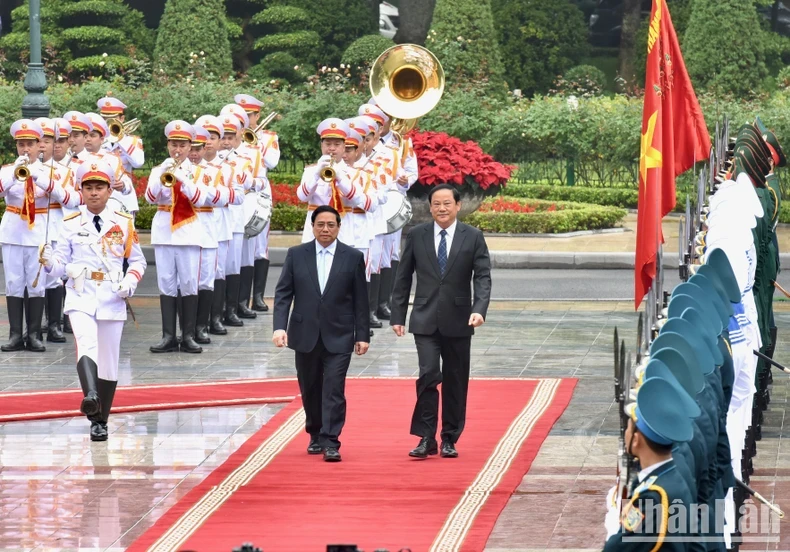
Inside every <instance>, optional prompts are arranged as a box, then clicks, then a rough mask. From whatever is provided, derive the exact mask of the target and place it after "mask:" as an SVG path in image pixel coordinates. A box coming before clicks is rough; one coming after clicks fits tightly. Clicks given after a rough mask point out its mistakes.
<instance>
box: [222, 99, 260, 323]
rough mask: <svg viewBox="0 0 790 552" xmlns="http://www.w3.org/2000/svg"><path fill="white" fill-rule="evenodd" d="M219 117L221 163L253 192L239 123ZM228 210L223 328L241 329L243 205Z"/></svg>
mask: <svg viewBox="0 0 790 552" xmlns="http://www.w3.org/2000/svg"><path fill="white" fill-rule="evenodd" d="M219 118H220V120H221V121H222V126H223V129H224V131H225V133H224V134H223V136H222V141H221V146H222V148H223V151H222V153H221V161H222V162H223V163H225V164H227V165H230V166H231V167H232V168H233V170H234V171H235V177H234V178H235V179H236V181H237V183H240V184H242V185H243V186H244V192H245V193H247V192H249V191H250V190H252V189H254V186H255V182H254V178H253V174H254V173H253V167H252V163H251V162H250V160H249V158H246V157H244V156H242V155H241V152H240V150H241V148H240V147H239V146H240V144H241V131H242V128H243V127H242V123H241V121H240V120H239V118H238V117H236V116H235V115H234V114H232V113H226V114H225V115H221V116H220V117H219ZM242 201H243V200H242ZM228 208H229V210H230V215H231V217H232V220H233V238H232V240H231V241H230V243H229V245H228V258H227V262H226V264H225V316H224V319H223V323H224V325H225V326H230V327H240V326H243V325H244V322H243V321H242V320H241V319H240V318H239V315H238V309H239V286H240V284H241V266H242V259H243V257H244V255H243V249H244V247H245V246H249V245H250V242H249V241H248V240H247V241H245V240H244V225H245V223H246V221H245V220H244V208H243V206H242V205H241V204H236V205H229V206H228ZM213 333H216V332H213Z"/></svg>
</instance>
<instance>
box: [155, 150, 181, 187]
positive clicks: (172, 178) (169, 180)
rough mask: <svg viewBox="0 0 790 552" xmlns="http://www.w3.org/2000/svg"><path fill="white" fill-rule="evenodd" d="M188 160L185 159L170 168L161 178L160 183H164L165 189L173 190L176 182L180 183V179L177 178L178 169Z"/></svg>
mask: <svg viewBox="0 0 790 552" xmlns="http://www.w3.org/2000/svg"><path fill="white" fill-rule="evenodd" d="M186 160H187V158H186V157H184V158H183V159H181V160H180V161H179V162H178V163H176V164H175V165H173V166H172V167H170V168H169V169H168V170H167V171H165V172H163V173H162V175H161V176H160V177H159V182H161V183H162V186H164V187H165V188H172V187H173V186H175V184H176V182H178V178H176V174H175V171H176V169H177V168H178V167H180V166H181V163H183V162H184V161H186Z"/></svg>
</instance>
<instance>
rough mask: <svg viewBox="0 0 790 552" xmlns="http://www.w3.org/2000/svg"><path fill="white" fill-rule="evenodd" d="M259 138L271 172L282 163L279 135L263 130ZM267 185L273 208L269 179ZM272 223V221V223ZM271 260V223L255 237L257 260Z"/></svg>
mask: <svg viewBox="0 0 790 552" xmlns="http://www.w3.org/2000/svg"><path fill="white" fill-rule="evenodd" d="M257 136H258V148H259V149H260V150H261V155H262V157H263V164H264V166H265V167H266V170H267V171H269V170H271V169H273V168H274V167H276V166H277V163H279V162H280V142H279V138H278V137H277V134H276V133H275V132H272V131H270V130H265V129H264V130H261V131H259V132H258V134H257ZM266 185H267V186H268V191H269V197H271V198H272V207H274V196H273V194H272V190H271V184H270V183H269V180H268V178H267V179H266ZM270 222H271V221H270ZM268 258H269V223H268V222H267V223H266V227H265V228H264V229H263V232H261V233H260V234H258V235H257V236H256V237H255V260H256V261H257V260H258V259H268Z"/></svg>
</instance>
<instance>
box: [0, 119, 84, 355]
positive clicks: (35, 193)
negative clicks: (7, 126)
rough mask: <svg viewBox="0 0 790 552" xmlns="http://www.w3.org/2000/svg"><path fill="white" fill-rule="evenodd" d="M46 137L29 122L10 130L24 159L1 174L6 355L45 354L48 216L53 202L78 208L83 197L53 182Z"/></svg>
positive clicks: (0, 229) (1, 232) (16, 125)
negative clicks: (43, 251)
mask: <svg viewBox="0 0 790 552" xmlns="http://www.w3.org/2000/svg"><path fill="white" fill-rule="evenodd" d="M43 135H44V131H43V130H42V129H41V125H39V124H38V123H36V122H34V121H31V120H30V119H20V120H18V121H16V122H15V123H14V124H13V125H11V136H12V137H13V138H14V140H15V141H16V148H17V154H18V155H19V157H18V158H17V160H16V161H15V162H14V163H13V164H10V165H6V166H4V167H3V168H2V170H0V197H2V198H4V199H5V202H6V211H5V215H4V216H3V218H2V221H1V222H0V244H2V248H3V272H4V274H5V282H6V289H5V293H6V304H7V306H8V322H9V326H10V339H9V342H8V343H7V344H6V345H3V346H2V347H0V350H3V351H6V352H8V351H21V350H23V349H25V348H27V350H28V351H34V352H44V351H45V350H46V348H45V347H44V344H43V343H42V342H41V337H40V336H41V320H42V316H43V314H44V303H45V298H44V295H45V290H46V281H47V278H46V275H41V274H40V273H39V269H40V266H41V264H40V262H39V259H40V256H39V248H40V247H41V246H43V245H44V244H45V243H46V238H47V225H48V223H47V219H48V216H47V211H48V207H49V204H50V202H56V203H60V204H71V205H76V204H79V195H78V194H77V193H75V192H74V190H73V189H72V188H71V186H70V185H68V184H66V185H65V186H63V185H61V182H60V181H53V180H52V179H51V178H50V176H49V175H50V167H47V166H45V165H44V164H43V163H42V162H41V161H40V160H39V153H40V142H41V140H42V138H43ZM26 175H27V176H26ZM56 184H57V185H56ZM37 277H38V278H37ZM34 283H35V284H37V285H35V286H34V285H33V284H34ZM25 292H27V295H28V300H27V301H25ZM23 311H24V312H23ZM23 316H24V318H25V319H26V320H27V342H25V340H24V338H23V332H22V319H23Z"/></svg>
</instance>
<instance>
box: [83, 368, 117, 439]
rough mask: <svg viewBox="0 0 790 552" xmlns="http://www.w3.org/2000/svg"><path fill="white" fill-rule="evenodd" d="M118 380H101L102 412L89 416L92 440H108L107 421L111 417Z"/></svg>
mask: <svg viewBox="0 0 790 552" xmlns="http://www.w3.org/2000/svg"><path fill="white" fill-rule="evenodd" d="M117 386H118V382H117V381H109V380H103V379H100V380H99V398H100V400H101V412H98V413H97V414H95V415H93V416H88V419H89V420H90V421H91V441H106V440H107V436H108V434H107V421H108V420H109V419H110V410H111V409H112V401H113V399H114V398H115V388H116V387H117Z"/></svg>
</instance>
